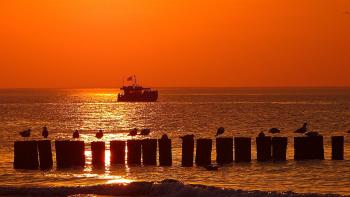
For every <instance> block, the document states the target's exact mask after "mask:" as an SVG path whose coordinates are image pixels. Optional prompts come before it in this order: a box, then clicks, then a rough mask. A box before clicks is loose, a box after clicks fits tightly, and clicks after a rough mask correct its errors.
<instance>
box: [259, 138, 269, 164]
mask: <svg viewBox="0 0 350 197" xmlns="http://www.w3.org/2000/svg"><path fill="white" fill-rule="evenodd" d="M256 156H257V161H270V160H271V137H269V136H264V137H257V138H256Z"/></svg>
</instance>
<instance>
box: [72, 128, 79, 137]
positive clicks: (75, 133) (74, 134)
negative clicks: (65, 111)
mask: <svg viewBox="0 0 350 197" xmlns="http://www.w3.org/2000/svg"><path fill="white" fill-rule="evenodd" d="M73 138H74V139H77V138H79V131H78V130H75V131H74V132H73Z"/></svg>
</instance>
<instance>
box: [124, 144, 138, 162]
mask: <svg viewBox="0 0 350 197" xmlns="http://www.w3.org/2000/svg"><path fill="white" fill-rule="evenodd" d="M127 146H128V164H141V141H140V140H128V141H127Z"/></svg>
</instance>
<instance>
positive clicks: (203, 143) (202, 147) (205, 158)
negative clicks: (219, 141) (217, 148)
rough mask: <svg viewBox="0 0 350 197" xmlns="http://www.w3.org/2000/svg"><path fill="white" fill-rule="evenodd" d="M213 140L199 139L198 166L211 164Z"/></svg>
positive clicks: (197, 149) (197, 150)
mask: <svg viewBox="0 0 350 197" xmlns="http://www.w3.org/2000/svg"><path fill="white" fill-rule="evenodd" d="M211 149H212V140H211V139H197V148H196V164H197V165H199V166H203V165H210V164H211Z"/></svg>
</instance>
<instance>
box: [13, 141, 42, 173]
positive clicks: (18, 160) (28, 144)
mask: <svg viewBox="0 0 350 197" xmlns="http://www.w3.org/2000/svg"><path fill="white" fill-rule="evenodd" d="M13 167H14V168H15V169H28V170H36V169H38V167H39V161H38V149H37V142H36V141H16V142H15V143H14V162H13Z"/></svg>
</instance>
